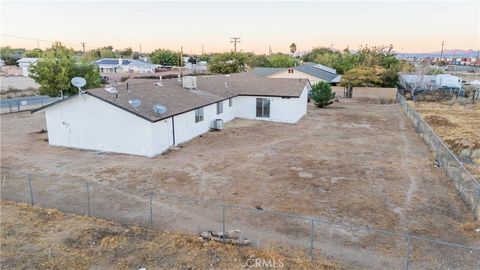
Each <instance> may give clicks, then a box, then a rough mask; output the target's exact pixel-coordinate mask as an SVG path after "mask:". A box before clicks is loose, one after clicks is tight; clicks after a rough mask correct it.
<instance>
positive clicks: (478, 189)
mask: <svg viewBox="0 0 480 270" xmlns="http://www.w3.org/2000/svg"><path fill="white" fill-rule="evenodd" d="M397 99H398V101H399V102H400V104H401V106H402V109H403V111H404V112H405V113H406V115H407V117H408V118H409V119H410V120H411V121H412V123H413V126H414V128H415V131H416V132H417V133H418V134H419V135H420V137H422V138H423V140H424V141H425V143H426V144H427V146H428V147H429V149H430V150H431V151H432V152H433V154H434V156H435V162H436V165H437V166H439V167H442V168H443V170H444V172H445V175H447V176H448V177H450V179H451V180H452V181H453V184H454V185H455V188H456V189H457V190H458V191H459V192H460V195H461V196H462V198H463V200H465V202H466V203H467V205H468V206H469V207H470V209H471V211H472V213H473V215H474V217H476V219H477V220H478V219H480V184H479V182H478V180H477V179H475V177H474V176H473V175H472V174H471V173H470V172H469V171H468V170H467V169H466V168H465V166H463V164H462V162H461V161H460V160H459V159H458V158H457V156H456V155H455V154H454V153H453V152H452V151H451V150H450V149H449V148H448V146H447V145H446V144H445V143H444V142H443V141H442V139H440V137H439V136H438V135H437V134H436V133H435V131H433V129H432V128H431V127H430V126H429V125H428V124H427V122H425V120H423V118H422V116H421V115H420V114H419V113H418V112H416V111H415V109H413V108H412V107H411V106H410V105H409V104H408V102H407V100H406V99H405V97H404V96H402V95H400V94H398V95H397Z"/></svg>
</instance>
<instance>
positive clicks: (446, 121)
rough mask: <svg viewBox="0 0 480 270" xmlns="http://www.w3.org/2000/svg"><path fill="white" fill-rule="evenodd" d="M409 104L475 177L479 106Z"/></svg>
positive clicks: (479, 172) (479, 158) (479, 161)
mask: <svg viewBox="0 0 480 270" xmlns="http://www.w3.org/2000/svg"><path fill="white" fill-rule="evenodd" d="M411 105H412V106H413V107H414V108H415V110H416V111H418V112H419V113H421V114H422V115H423V117H424V119H425V120H426V121H427V122H428V124H429V125H431V126H432V128H433V129H434V130H435V132H436V133H437V134H438V135H439V136H440V137H441V138H442V139H443V141H444V142H445V143H446V144H447V145H448V146H449V147H450V149H452V151H454V152H455V154H457V155H458V156H460V158H461V159H462V160H463V161H464V162H465V165H467V167H468V168H469V169H470V171H471V172H472V174H474V175H475V176H476V177H477V178H479V177H480V104H479V103H475V104H461V103H459V102H417V103H415V104H413V103H411Z"/></svg>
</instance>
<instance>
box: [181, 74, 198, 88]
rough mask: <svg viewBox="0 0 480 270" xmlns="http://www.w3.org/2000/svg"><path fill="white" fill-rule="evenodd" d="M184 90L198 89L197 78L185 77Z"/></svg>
mask: <svg viewBox="0 0 480 270" xmlns="http://www.w3.org/2000/svg"><path fill="white" fill-rule="evenodd" d="M183 88H187V89H190V90H192V89H196V88H197V77H194V76H185V77H183Z"/></svg>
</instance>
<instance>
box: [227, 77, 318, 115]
mask: <svg viewBox="0 0 480 270" xmlns="http://www.w3.org/2000/svg"><path fill="white" fill-rule="evenodd" d="M309 89H310V86H308V85H306V86H305V88H304V89H303V91H302V94H301V95H300V97H299V98H281V97H262V96H258V97H257V96H240V97H236V101H237V103H238V106H237V117H238V118H244V119H254V120H265V121H273V122H283V123H296V122H297V121H298V120H300V118H301V117H302V116H303V115H305V114H306V113H307V99H308V91H309ZM257 98H267V99H269V100H270V117H269V118H264V117H257V116H256V114H257V112H256V108H257V107H256V100H257Z"/></svg>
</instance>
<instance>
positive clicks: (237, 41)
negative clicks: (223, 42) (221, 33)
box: [230, 37, 240, 52]
mask: <svg viewBox="0 0 480 270" xmlns="http://www.w3.org/2000/svg"><path fill="white" fill-rule="evenodd" d="M230 43H233V51H234V52H237V43H240V38H239V37H231V38H230Z"/></svg>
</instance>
